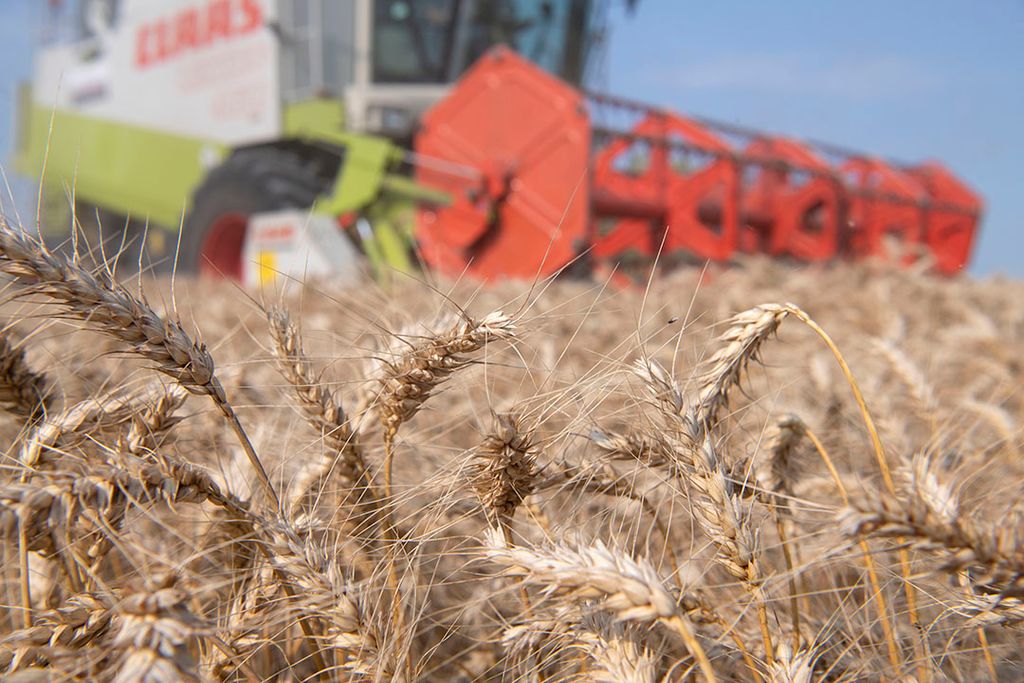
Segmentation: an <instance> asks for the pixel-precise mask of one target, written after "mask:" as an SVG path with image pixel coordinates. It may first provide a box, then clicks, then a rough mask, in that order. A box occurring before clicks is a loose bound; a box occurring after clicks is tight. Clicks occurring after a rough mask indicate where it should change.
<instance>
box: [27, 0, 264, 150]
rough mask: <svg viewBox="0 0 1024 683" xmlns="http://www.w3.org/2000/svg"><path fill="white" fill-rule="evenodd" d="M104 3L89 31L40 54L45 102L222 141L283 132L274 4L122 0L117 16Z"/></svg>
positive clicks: (39, 85) (38, 88)
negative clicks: (87, 34) (76, 39)
mask: <svg viewBox="0 0 1024 683" xmlns="http://www.w3.org/2000/svg"><path fill="white" fill-rule="evenodd" d="M93 7H95V8H96V9H95V10H94V11H90V10H92V8H93ZM104 7H108V5H107V4H106V3H93V4H91V5H89V6H88V8H87V9H86V11H87V12H88V14H87V15H86V23H87V24H88V30H89V31H90V33H91V34H92V35H91V37H89V38H86V39H84V40H82V41H80V42H75V43H71V44H63V45H55V46H52V47H49V48H47V49H45V50H41V51H40V52H39V56H38V59H37V62H36V78H35V88H34V97H35V98H36V100H37V102H38V103H39V104H42V105H44V106H46V107H52V106H56V107H57V108H58V109H63V110H68V111H72V112H74V113H76V114H81V115H84V116H89V117H95V118H98V119H103V120H107V121H113V122H117V123H123V124H135V125H138V126H140V127H143V128H146V129H149V130H157V131H162V132H167V133H172V134H176V135H181V136H186V137H193V138H198V139H203V140H214V141H217V142H222V143H225V144H238V143H243V142H248V141H253V140H263V139H270V138H273V137H276V136H277V134H278V132H279V130H280V117H281V113H280V96H279V90H280V86H279V69H278V58H279V56H278V40H277V38H276V37H275V35H274V32H273V29H272V28H271V26H273V25H274V20H275V17H274V16H273V13H274V12H275V3H274V2H272V1H271V0H160V1H156V2H154V1H153V0H123V1H122V2H120V3H118V4H117V7H118V9H117V12H116V13H114V14H111V11H110V10H109V9H108V10H104V9H103V8H104Z"/></svg>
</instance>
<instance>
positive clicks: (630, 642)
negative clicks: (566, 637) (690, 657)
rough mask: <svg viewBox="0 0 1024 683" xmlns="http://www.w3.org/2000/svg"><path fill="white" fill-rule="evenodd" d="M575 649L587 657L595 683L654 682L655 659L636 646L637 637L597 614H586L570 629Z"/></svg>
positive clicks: (656, 664) (647, 649)
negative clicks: (577, 648) (580, 650)
mask: <svg viewBox="0 0 1024 683" xmlns="http://www.w3.org/2000/svg"><path fill="white" fill-rule="evenodd" d="M572 635H573V638H574V639H575V642H576V645H577V647H580V648H581V649H583V651H584V652H586V653H587V655H588V656H589V657H590V660H591V662H592V663H593V667H592V668H591V670H590V671H589V672H588V673H589V678H590V680H593V681H595V682H596V683H654V682H655V681H656V680H658V679H657V674H658V659H657V657H656V656H655V655H654V653H653V652H651V650H650V649H649V648H647V647H645V646H643V645H641V644H639V643H638V640H639V639H638V638H637V637H636V635H637V634H635V633H633V632H632V630H631V629H627V628H626V626H625V625H624V624H621V623H616V622H614V621H612V620H611V619H609V618H608V617H607V616H604V615H601V614H594V615H588V616H587V617H586V618H584V619H583V620H581V621H580V623H579V624H578V625H577V626H576V627H575V628H573V630H572Z"/></svg>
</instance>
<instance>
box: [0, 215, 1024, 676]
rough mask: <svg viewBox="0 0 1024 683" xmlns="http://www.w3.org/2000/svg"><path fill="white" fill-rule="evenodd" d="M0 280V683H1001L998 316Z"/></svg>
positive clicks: (912, 287) (733, 287) (886, 307)
mask: <svg viewBox="0 0 1024 683" xmlns="http://www.w3.org/2000/svg"><path fill="white" fill-rule="evenodd" d="M0 272H2V273H3V276H2V277H3V284H2V288H3V289H2V291H3V294H4V299H3V303H2V304H0V309H2V311H3V318H2V319H3V328H2V329H3V333H2V335H0V404H2V407H3V411H2V418H0V430H2V433H3V439H4V441H3V443H4V445H5V448H6V450H5V457H4V462H3V474H2V481H0V531H2V548H3V575H2V582H0V590H2V592H3V598H2V599H3V604H4V606H5V609H4V614H3V617H2V621H0V667H2V669H0V670H2V671H3V672H4V676H5V680H12V681H45V680H60V681H63V680H83V681H84V680H89V681H118V682H128V681H154V682H155V681H179V680H181V681H200V680H202V681H206V680H210V681H213V680H221V681H245V682H255V681H316V680H325V681H388V680H399V681H496V682H497V681H546V682H554V681H630V682H633V681H636V682H640V681H643V682H654V681H685V680H693V681H698V680H703V681H758V682H762V683H768V682H784V681H785V682H794V683H796V682H800V683H804V682H808V681H855V680H876V681H911V680H915V681H984V680H1001V681H1013V680H1021V679H1022V678H1024V658H1022V654H1021V650H1022V648H1021V645H1022V643H1024V640H1022V639H1021V637H1020V636H1021V631H1020V630H1019V629H1020V626H1021V623H1022V621H1024V602H1022V600H1024V578H1022V577H1024V538H1022V537H1024V526H1022V519H1024V506H1022V505H1021V502H1020V501H1021V493H1022V488H1024V461H1022V459H1021V447H1022V438H1021V434H1022V433H1021V428H1020V424H1021V422H1022V421H1024V401H1022V399H1024V397H1022V395H1021V391H1020V386H1021V380H1022V379H1024V364H1022V360H1021V359H1022V358H1024V346H1022V340H1024V283H1020V282H1015V281H1010V280H1005V279H997V278H990V279H985V280H972V279H967V278H958V279H938V278H933V277H930V276H927V275H923V274H921V273H915V272H909V271H903V272H893V271H891V270H889V269H888V268H886V267H884V266H881V265H872V264H862V265H856V266H853V265H837V266H833V267H828V268H807V267H805V268H801V269H798V268H793V267H789V266H787V265H785V264H781V263H777V262H771V261H768V260H763V259H749V260H743V261H741V262H739V263H738V264H735V265H733V266H731V267H729V268H723V267H716V268H710V269H707V270H702V269H688V270H678V271H676V272H673V273H667V274H662V275H659V276H658V277H656V278H654V279H653V280H652V281H651V283H650V286H649V287H635V288H619V287H614V286H611V285H610V284H609V282H607V281H605V280H600V279H595V280H590V281H578V280H577V281H574V280H568V279H560V280H557V281H554V282H538V283H533V284H531V283H503V284H499V285H496V286H493V287H487V288H482V287H480V286H478V285H476V284H473V283H468V282H462V283H449V282H438V281H435V280H433V279H431V278H430V277H429V276H427V275H423V276H421V278H422V279H421V281H417V280H416V279H414V278H408V279H406V280H404V281H400V282H397V283H395V284H394V285H393V286H392V287H391V288H390V289H389V290H388V291H384V290H382V289H380V288H378V287H375V286H373V285H371V284H366V285H365V286H364V287H362V288H360V289H349V290H342V289H338V288H335V287H332V286H331V284H330V283H324V282H319V283H316V282H310V283H306V284H305V285H304V286H299V285H298V284H293V285H292V286H289V287H288V288H287V289H288V291H287V293H285V294H282V293H280V292H279V291H278V290H273V291H271V290H267V291H262V292H255V291H243V290H241V289H239V288H237V287H235V286H231V285H227V284H210V283H198V282H195V281H190V280H188V279H186V278H176V279H175V281H174V282H173V283H172V282H170V281H168V280H154V279H147V280H146V281H145V282H144V283H142V282H140V281H139V280H137V279H135V277H134V276H131V275H128V276H126V277H124V278H118V277H117V275H116V274H114V275H112V274H111V273H110V272H109V268H104V267H102V266H97V265H96V263H95V260H93V259H90V258H88V257H87V256H86V255H84V254H83V255H82V256H81V258H73V259H69V258H67V257H65V256H61V255H58V254H56V253H54V252H51V251H49V250H48V249H46V248H44V247H43V246H42V245H40V244H39V243H38V242H37V241H36V240H34V239H33V238H32V237H30V236H25V235H24V234H22V233H20V232H18V231H17V230H15V229H13V228H11V227H10V226H3V228H2V229H0ZM172 287H173V289H172Z"/></svg>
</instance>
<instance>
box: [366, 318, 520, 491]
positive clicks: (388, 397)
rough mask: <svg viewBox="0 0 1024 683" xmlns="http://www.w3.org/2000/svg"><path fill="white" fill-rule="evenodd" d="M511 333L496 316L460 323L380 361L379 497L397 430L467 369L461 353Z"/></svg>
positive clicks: (507, 322) (512, 329)
mask: <svg viewBox="0 0 1024 683" xmlns="http://www.w3.org/2000/svg"><path fill="white" fill-rule="evenodd" d="M514 333H515V327H514V325H513V323H512V319H511V318H509V317H508V316H506V315H505V314H503V313H502V312H500V311H496V312H494V313H491V314H489V315H486V316H484V317H483V318H481V319H480V320H473V319H471V318H468V317H467V318H465V319H464V320H461V321H460V322H458V323H457V324H455V325H453V326H451V327H449V328H448V329H447V330H445V331H444V332H440V333H438V334H435V335H432V336H429V337H426V338H425V339H423V340H422V341H420V342H419V343H416V344H412V346H411V347H410V348H409V349H408V350H406V351H405V352H404V353H402V354H401V355H399V356H398V358H397V359H394V360H384V361H382V365H383V368H384V371H383V376H382V377H380V378H379V392H378V397H377V402H376V408H377V412H378V415H379V419H380V424H381V427H382V429H383V432H384V445H385V450H386V451H387V452H386V454H385V462H384V495H385V497H386V498H387V499H388V500H391V466H392V461H393V459H394V439H395V436H396V435H397V434H398V429H399V427H401V426H402V424H403V423H405V422H407V421H409V420H410V419H411V418H412V417H413V416H414V415H415V414H416V413H417V412H419V410H420V409H421V408H422V407H423V404H424V403H426V401H427V399H428V398H430V395H431V394H432V393H433V392H434V391H435V390H436V389H437V388H438V386H440V385H441V384H442V383H443V382H444V381H445V380H447V379H448V378H449V377H450V376H451V375H452V373H454V372H456V371H457V370H459V369H460V368H463V367H465V366H466V365H468V364H469V362H470V361H469V359H468V358H466V356H465V354H468V353H473V352H476V351H479V350H480V349H482V348H483V347H484V346H485V345H486V344H487V343H489V342H492V341H495V340H499V339H510V338H511V337H512V336H513V335H514Z"/></svg>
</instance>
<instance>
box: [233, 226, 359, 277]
mask: <svg viewBox="0 0 1024 683" xmlns="http://www.w3.org/2000/svg"><path fill="white" fill-rule="evenodd" d="M242 267H243V278H242V280H243V282H244V283H245V284H246V285H248V286H252V287H256V286H262V285H267V284H270V283H273V282H275V281H276V282H282V281H294V282H303V281H305V280H307V279H313V278H321V277H328V278H330V279H331V280H332V282H341V283H342V284H356V283H357V282H359V280H360V279H361V277H362V274H363V264H362V260H361V257H360V254H359V250H358V249H357V248H356V246H355V245H354V244H352V241H351V240H349V238H348V237H347V236H346V235H345V233H343V232H342V231H341V230H340V229H339V228H338V224H337V222H336V221H335V220H334V219H332V218H331V217H330V216H323V215H316V214H310V213H309V212H307V211H302V210H298V209H286V210H284V211H275V212H273V213H261V214H256V215H254V216H253V217H252V218H251V219H250V220H249V229H248V230H247V231H246V239H245V254H244V261H243V266H242Z"/></svg>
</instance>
